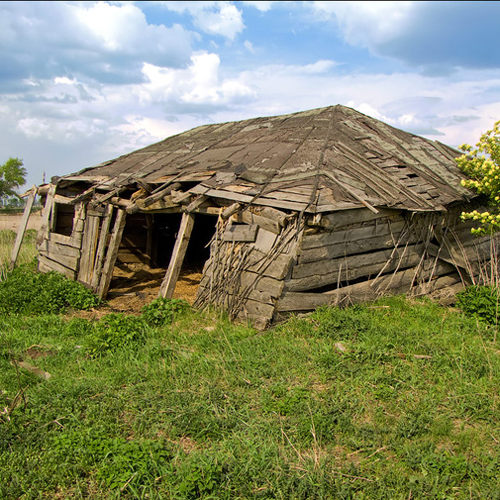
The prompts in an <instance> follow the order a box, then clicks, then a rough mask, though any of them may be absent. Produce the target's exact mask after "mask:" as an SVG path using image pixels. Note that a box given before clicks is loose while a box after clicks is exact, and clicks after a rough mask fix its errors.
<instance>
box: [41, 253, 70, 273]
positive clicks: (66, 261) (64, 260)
mask: <svg viewBox="0 0 500 500" xmlns="http://www.w3.org/2000/svg"><path fill="white" fill-rule="evenodd" d="M39 255H42V256H43V257H46V258H47V259H49V260H51V261H54V262H58V263H59V264H61V265H63V266H64V267H67V268H68V269H72V270H73V271H75V272H76V270H77V269H78V262H79V260H80V257H79V256H78V257H71V256H68V255H62V254H61V253H60V252H50V251H48V252H47V251H45V250H40V251H39Z"/></svg>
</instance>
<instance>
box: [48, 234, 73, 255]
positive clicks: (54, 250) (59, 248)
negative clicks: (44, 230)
mask: <svg viewBox="0 0 500 500" xmlns="http://www.w3.org/2000/svg"><path fill="white" fill-rule="evenodd" d="M43 250H44V251H45V252H47V253H50V254H52V255H58V254H59V255H64V256H66V257H74V258H78V257H80V248H75V247H73V246H68V245H60V244H59V243H56V242H54V241H52V238H51V239H50V240H48V241H46V242H45V246H44V248H43Z"/></svg>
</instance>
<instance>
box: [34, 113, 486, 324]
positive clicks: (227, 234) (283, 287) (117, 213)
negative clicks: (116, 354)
mask: <svg viewBox="0 0 500 500" xmlns="http://www.w3.org/2000/svg"><path fill="white" fill-rule="evenodd" d="M459 154H460V153H459V152H458V151H456V150H454V149H452V148H450V147H448V146H445V145H444V144H441V143H439V142H433V141H431V140H427V139H424V138H422V137H418V136H415V135H412V134H409V133H406V132H403V131H401V130H397V129H395V128H393V127H390V126H388V125H386V124H384V123H382V122H380V121H377V120H375V119H373V118H370V117H368V116H365V115H363V114H361V113H359V112H357V111H354V110H352V109H349V108H346V107H343V106H340V105H339V106H332V107H326V108H321V109H315V110H311V111H306V112H301V113H294V114H290V115H285V116H276V117H270V118H269V117H267V118H255V119H250V120H244V121H240V122H234V123H223V124H217V125H206V126H202V127H198V128H195V129H193V130H190V131H188V132H185V133H182V134H179V135H176V136H173V137H169V138H167V139H165V140H164V141H161V142H158V143H156V144H153V145H151V146H148V147H145V148H143V149H140V150H138V151H134V152H132V153H130V154H126V155H124V156H121V157H119V158H117V159H114V160H110V161H107V162H105V163H102V164H101V165H98V166H95V167H92V168H87V169H85V170H82V171H80V172H78V173H75V174H71V175H66V176H63V177H60V178H54V179H53V180H52V182H51V184H49V185H45V186H42V187H40V188H39V193H40V194H42V196H43V197H44V198H45V210H44V212H43V225H42V230H41V232H40V237H39V255H40V258H39V267H40V270H41V271H48V270H56V271H59V272H62V273H64V274H65V275H67V276H69V277H71V278H73V279H77V280H79V281H80V282H82V283H85V284H87V285H88V286H90V287H92V289H93V290H95V291H96V292H97V293H98V294H99V295H101V296H105V295H106V293H107V292H108V289H109V287H110V283H111V279H112V277H113V270H114V268H115V264H116V262H117V260H118V261H124V262H127V261H129V262H130V261H131V260H136V261H142V262H145V263H147V264H149V265H151V266H157V267H163V268H164V269H165V275H164V279H163V282H162V284H161V289H160V295H161V296H164V297H171V296H172V294H173V292H174V288H175V285H176V281H177V279H178V276H179V272H180V270H181V268H182V266H183V262H184V261H185V260H186V259H190V260H193V259H194V260H196V259H197V260H198V261H199V264H200V266H201V267H202V269H203V277H202V279H201V282H200V284H199V288H198V292H197V297H196V302H195V305H196V306H198V307H203V306H206V305H208V304H213V305H216V306H219V307H221V308H223V309H224V310H226V311H227V312H228V313H229V314H230V316H231V317H232V318H234V319H238V320H250V321H251V322H252V323H253V324H254V326H256V327H258V328H266V327H267V326H268V325H269V324H270V323H271V322H273V321H275V320H277V319H279V318H280V317H282V316H283V315H287V314H288V313H291V312H302V311H310V310H312V309H314V308H316V307H318V306H320V305H325V304H330V305H335V304H346V303H353V302H360V301H368V300H372V299H375V298H376V297H378V296H379V295H381V294H400V293H418V294H422V293H431V292H436V291H439V290H446V291H447V292H452V291H454V290H457V289H459V288H461V287H462V286H463V285H464V284H469V283H476V282H478V281H481V280H482V279H483V271H484V267H483V262H485V261H487V260H488V255H489V252H490V241H489V239H488V238H483V239H477V238H473V237H472V236H471V234H470V225H467V224H464V223H462V222H461V221H460V213H461V212H462V211H463V210H469V209H470V208H471V207H476V206H477V203H478V201H477V197H476V195H475V194H474V193H472V192H470V191H469V190H467V189H465V188H464V187H462V186H461V184H460V181H461V179H462V178H463V175H462V174H461V173H460V171H459V170H458V168H457V166H456V163H455V158H456V157H457V156H458V155H459ZM475 204H476V205H475Z"/></svg>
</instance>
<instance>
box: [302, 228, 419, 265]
mask: <svg viewBox="0 0 500 500" xmlns="http://www.w3.org/2000/svg"><path fill="white" fill-rule="evenodd" d="M420 240H421V235H418V234H415V233H410V234H405V235H403V236H401V233H399V234H394V235H389V234H388V235H385V236H378V237H375V238H367V239H364V240H354V241H346V242H345V243H338V244H337V245H325V246H324V247H320V248H311V249H307V250H302V251H301V253H300V255H299V258H298V263H299V264H305V263H310V262H318V261H325V260H330V259H337V258H339V257H344V256H351V255H360V254H364V253H368V252H374V251H377V250H388V249H392V248H394V247H395V245H396V242H398V246H399V247H402V246H404V245H406V244H415V243H417V242H418V241H420Z"/></svg>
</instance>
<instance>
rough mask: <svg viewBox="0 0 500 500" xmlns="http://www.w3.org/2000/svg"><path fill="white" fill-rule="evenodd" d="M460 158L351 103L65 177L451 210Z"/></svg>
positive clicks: (317, 202) (309, 206)
mask: <svg viewBox="0 0 500 500" xmlns="http://www.w3.org/2000/svg"><path fill="white" fill-rule="evenodd" d="M459 155H460V152H459V151H457V150H455V149H452V148H450V147H448V146H445V145H444V144H441V143H438V142H434V141H431V140H428V139H425V138H422V137H418V136H416V135H413V134H409V133H407V132H403V131H401V130H398V129H395V128H393V127H390V126H389V125H386V124H384V123H382V122H380V121H378V120H375V119H373V118H370V117H368V116H365V115H363V114H361V113H359V112H357V111H354V110H352V109H350V108H346V107H344V106H340V105H338V106H331V107H327V108H320V109H314V110H311V111H305V112H300V113H294V114H290V115H284V116H276V117H267V118H255V119H250V120H243V121H240V122H233V123H223V124H216V125H205V126H202V127H198V128H195V129H193V130H190V131H188V132H184V133H182V134H179V135H176V136H173V137H169V138H167V139H165V140H163V141H161V142H158V143H156V144H153V145H151V146H148V147H145V148H143V149H140V150H137V151H134V152H132V153H129V154H126V155H124V156H121V157H119V158H117V159H114V160H111V161H107V162H105V163H103V164H101V165H98V166H96V167H92V168H88V169H85V170H83V171H81V172H79V173H78V174H72V175H69V176H65V177H63V178H61V181H62V180H66V181H67V182H73V181H86V182H90V183H93V184H96V185H100V187H101V189H108V190H110V189H114V188H116V187H120V186H125V185H131V184H132V183H134V182H143V183H144V182H145V183H148V184H164V183H166V182H169V181H171V182H180V183H191V184H189V188H186V189H188V190H189V191H190V192H191V193H192V195H205V196H208V197H211V198H216V199H219V200H228V201H237V202H242V203H256V204H259V205H267V206H272V207H277V208H282V209H290V210H297V211H301V210H304V211H306V212H311V213H316V212H331V211H336V210H343V209H348V208H355V207H362V206H365V207H368V208H370V209H373V207H391V208H398V209H408V210H416V211H420V210H423V211H430V210H444V209H445V207H446V205H449V204H450V203H453V202H456V201H464V200H467V199H469V198H471V197H472V196H474V195H473V193H471V192H470V191H469V190H467V189H465V188H464V187H462V186H461V184H460V180H461V179H462V178H464V176H463V174H462V173H461V172H460V171H459V169H458V168H457V166H456V163H455V161H454V158H456V157H457V156H459Z"/></svg>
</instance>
